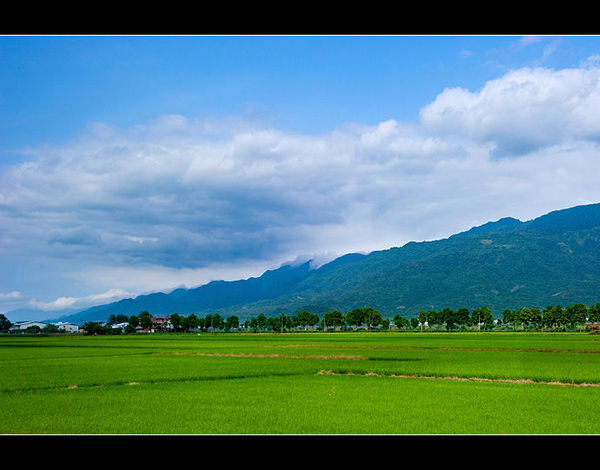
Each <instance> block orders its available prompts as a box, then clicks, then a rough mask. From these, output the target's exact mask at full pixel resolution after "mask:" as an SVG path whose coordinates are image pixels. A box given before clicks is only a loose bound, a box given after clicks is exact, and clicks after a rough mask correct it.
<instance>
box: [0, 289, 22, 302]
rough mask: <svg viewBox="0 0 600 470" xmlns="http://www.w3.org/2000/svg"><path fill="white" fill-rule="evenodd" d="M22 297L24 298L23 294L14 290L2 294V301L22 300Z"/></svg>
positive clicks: (0, 295)
mask: <svg viewBox="0 0 600 470" xmlns="http://www.w3.org/2000/svg"><path fill="white" fill-rule="evenodd" d="M21 297H23V294H21V292H19V291H18V290H13V291H10V292H7V293H3V292H0V300H13V299H20V298H21Z"/></svg>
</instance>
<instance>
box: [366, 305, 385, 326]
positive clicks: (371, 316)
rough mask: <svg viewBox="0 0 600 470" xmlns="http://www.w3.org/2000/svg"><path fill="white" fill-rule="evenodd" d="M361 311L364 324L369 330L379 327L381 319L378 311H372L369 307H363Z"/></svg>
mask: <svg viewBox="0 0 600 470" xmlns="http://www.w3.org/2000/svg"><path fill="white" fill-rule="evenodd" d="M362 311H363V315H364V319H365V323H366V324H367V326H368V327H369V329H371V328H373V327H377V326H379V325H381V323H382V321H383V318H382V316H381V313H379V311H378V310H374V309H372V308H371V307H364V308H363V309H362Z"/></svg>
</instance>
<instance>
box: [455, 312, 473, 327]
mask: <svg viewBox="0 0 600 470" xmlns="http://www.w3.org/2000/svg"><path fill="white" fill-rule="evenodd" d="M469 315H470V313H469V309H468V308H459V309H458V310H457V311H456V312H454V321H455V322H456V323H457V324H458V325H459V326H463V325H468V324H469Z"/></svg>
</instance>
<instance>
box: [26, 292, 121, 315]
mask: <svg viewBox="0 0 600 470" xmlns="http://www.w3.org/2000/svg"><path fill="white" fill-rule="evenodd" d="M132 296H133V294H131V293H129V292H126V291H124V290H122V289H110V290H108V291H106V292H103V293H101V294H92V295H87V296H85V297H59V298H57V299H56V300H53V301H51V302H42V301H38V300H36V299H31V300H30V301H29V302H28V305H29V306H30V307H34V308H39V309H40V310H45V311H52V310H63V309H68V308H73V309H75V308H80V309H84V308H88V307H92V306H94V305H101V304H105V303H110V302H116V301H118V300H121V299H124V298H128V297H132Z"/></svg>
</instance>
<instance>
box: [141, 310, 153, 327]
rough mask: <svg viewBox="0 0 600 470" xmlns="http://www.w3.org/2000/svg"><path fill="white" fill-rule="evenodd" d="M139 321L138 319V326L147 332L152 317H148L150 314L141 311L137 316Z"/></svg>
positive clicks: (150, 325)
mask: <svg viewBox="0 0 600 470" xmlns="http://www.w3.org/2000/svg"><path fill="white" fill-rule="evenodd" d="M139 319H140V326H141V327H142V328H143V329H144V330H147V329H148V328H151V327H152V317H151V316H150V313H148V312H146V311H143V312H141V313H140V314H139Z"/></svg>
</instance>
